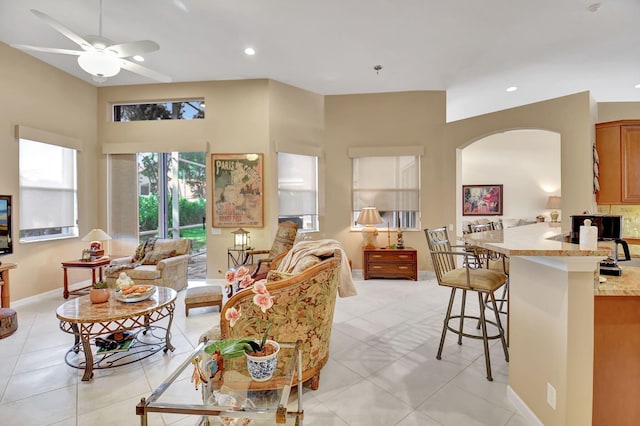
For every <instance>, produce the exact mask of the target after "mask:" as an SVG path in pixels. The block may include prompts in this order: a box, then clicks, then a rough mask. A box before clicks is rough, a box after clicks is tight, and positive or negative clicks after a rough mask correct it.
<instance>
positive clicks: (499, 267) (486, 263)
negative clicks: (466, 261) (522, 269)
mask: <svg viewBox="0 0 640 426" xmlns="http://www.w3.org/2000/svg"><path fill="white" fill-rule="evenodd" d="M469 229H470V231H471V232H485V231H497V230H502V229H504V228H503V225H502V221H501V220H498V221H497V222H491V223H486V224H479V225H469ZM476 254H477V256H478V258H479V259H480V264H481V266H482V267H484V268H486V269H490V270H492V271H497V272H502V273H503V274H505V275H506V276H507V277H509V258H508V257H507V256H505V255H503V254H500V253H495V252H492V251H490V250H486V249H481V248H479V249H477V250H476ZM508 296H509V280H508V279H507V282H506V283H505V285H504V286H503V287H502V295H501V296H500V297H499V298H496V302H499V304H498V312H500V313H501V314H505V315H506V314H507V312H508V303H507V310H505V307H504V305H505V302H507V301H508ZM485 305H486V307H487V309H493V307H492V306H491V304H490V303H489V300H488V297H486V296H485ZM478 326H479V325H478Z"/></svg>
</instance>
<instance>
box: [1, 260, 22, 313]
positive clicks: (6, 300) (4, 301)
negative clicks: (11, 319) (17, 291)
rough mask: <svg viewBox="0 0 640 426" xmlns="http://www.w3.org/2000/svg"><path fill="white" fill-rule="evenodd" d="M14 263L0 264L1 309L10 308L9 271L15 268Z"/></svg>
mask: <svg viewBox="0 0 640 426" xmlns="http://www.w3.org/2000/svg"><path fill="white" fill-rule="evenodd" d="M17 267H18V265H16V264H15V263H2V264H0V292H1V294H0V300H1V302H0V303H1V306H0V307H2V308H10V307H11V306H10V305H11V294H10V292H11V286H10V285H9V270H10V269H15V268H17Z"/></svg>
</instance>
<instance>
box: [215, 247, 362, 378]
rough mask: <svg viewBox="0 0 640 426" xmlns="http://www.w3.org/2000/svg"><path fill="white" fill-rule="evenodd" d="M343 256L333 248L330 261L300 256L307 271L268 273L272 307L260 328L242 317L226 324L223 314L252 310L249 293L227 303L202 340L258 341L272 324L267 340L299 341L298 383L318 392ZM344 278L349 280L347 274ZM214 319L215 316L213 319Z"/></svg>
mask: <svg viewBox="0 0 640 426" xmlns="http://www.w3.org/2000/svg"><path fill="white" fill-rule="evenodd" d="M294 248H295V246H294ZM343 257H344V254H343V251H342V250H341V249H335V250H333V251H332V252H330V255H329V256H317V259H316V260H314V261H311V262H308V260H309V257H308V256H304V258H303V259H300V260H299V261H298V262H297V263H298V264H300V269H302V268H304V267H305V266H306V267H307V268H306V269H304V270H302V271H301V272H297V271H292V272H293V273H285V272H278V271H274V270H271V271H270V272H269V274H268V277H267V279H266V287H267V290H268V291H269V293H270V295H271V297H272V298H273V306H272V307H271V308H270V309H268V310H267V311H266V313H265V314H264V315H265V318H263V322H262V328H260V329H258V324H257V321H255V318H253V317H251V316H249V315H243V316H240V318H239V319H238V320H237V322H236V323H235V325H234V326H233V327H231V326H230V322H229V321H227V320H226V319H225V314H226V312H227V310H229V309H231V308H235V309H236V310H240V312H250V311H251V309H252V304H253V296H254V295H255V293H253V291H251V289H250V288H249V289H246V290H242V291H240V292H238V293H236V294H234V295H233V296H232V297H231V298H230V299H229V300H228V301H227V302H226V303H225V305H224V306H223V308H222V311H221V313H220V314H219V324H215V326H214V327H213V328H212V329H211V330H209V331H208V332H207V333H206V334H205V335H204V336H203V339H205V340H218V339H227V338H237V337H246V336H259V335H261V333H262V331H263V330H264V320H265V319H266V320H267V321H269V322H270V323H271V328H270V331H269V338H271V339H274V340H276V341H281V342H296V341H297V340H298V339H301V340H302V372H303V374H302V380H303V382H309V384H310V387H311V388H312V389H317V388H318V386H319V383H320V369H321V368H322V367H323V366H324V365H325V363H326V362H327V360H328V358H329V340H330V338H331V327H332V325H333V313H334V308H335V303H336V296H337V293H338V287H339V286H340V285H342V284H341V268H342V267H343V265H344V263H343ZM282 260H283V257H282V256H280V257H278V258H277V260H276V262H278V261H280V262H281V261H282ZM302 263H304V265H303V264H302ZM347 265H348V263H347ZM275 266H277V265H273V264H272V266H271V267H272V269H273V268H274V267H275ZM294 269H295V267H294ZM348 274H349V277H350V271H349V272H348ZM342 277H343V276H342ZM352 284H353V283H352V282H350V283H349V285H352ZM217 318H218V316H216V320H217ZM216 322H217V321H216Z"/></svg>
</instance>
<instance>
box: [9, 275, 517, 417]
mask: <svg viewBox="0 0 640 426" xmlns="http://www.w3.org/2000/svg"><path fill="white" fill-rule="evenodd" d="M354 279H355V283H356V286H357V288H358V292H359V294H358V296H355V297H351V298H345V299H340V298H338V300H337V305H336V312H335V318H334V328H333V332H332V338H331V355H330V359H329V361H328V363H327V365H326V366H325V367H324V369H323V370H322V375H321V380H320V389H319V390H317V391H312V390H310V389H307V388H305V391H304V409H305V419H304V424H305V425H321V426H325V425H336V426H337V425H384V426H386V425H399V426H412V425H451V426H460V425H465V426H467V425H491V426H497V425H508V426H518V425H525V424H526V421H525V419H524V418H523V417H522V416H520V415H519V414H518V413H517V412H516V410H515V408H514V407H513V406H512V405H511V404H510V403H509V401H507V398H506V385H507V380H508V364H507V363H506V362H505V361H504V357H503V356H502V351H501V349H500V347H499V346H496V345H497V344H499V342H497V341H495V342H494V343H493V344H492V352H491V354H492V355H491V362H492V367H493V375H494V381H493V382H488V381H487V380H486V379H485V372H484V358H483V356H482V346H481V342H480V341H469V339H466V340H464V342H463V345H462V346H458V345H457V344H456V343H455V339H454V338H453V336H449V337H448V339H447V344H446V346H445V351H444V353H443V358H442V360H441V361H438V360H436V359H435V353H436V351H437V346H438V342H439V336H440V330H441V325H442V319H443V317H444V311H445V309H446V304H447V301H448V296H449V290H448V289H446V288H441V287H438V286H437V284H436V283H435V281H434V280H433V275H432V274H431V273H428V272H423V273H421V280H420V281H417V282H414V281H404V280H368V281H364V280H362V276H361V274H360V273H359V271H354ZM202 284H203V283H202V282H192V283H190V285H202ZM184 293H185V292H184V291H183V292H180V293H179V296H178V301H177V303H176V313H175V320H174V324H173V327H172V342H173V344H174V345H175V346H176V348H177V349H176V350H175V352H173V353H171V352H170V353H168V354H166V355H165V354H163V353H162V352H160V353H158V354H156V355H154V356H153V357H150V358H148V359H146V360H143V361H141V362H138V363H134V364H131V365H128V366H123V367H119V368H116V369H110V370H98V371H96V372H95V376H94V379H93V381H91V382H88V383H86V382H82V381H81V380H80V379H81V372H80V371H79V370H76V369H73V368H71V367H68V366H67V365H66V364H65V363H64V361H63V358H64V354H65V353H66V351H67V349H68V348H69V346H70V344H71V343H72V338H71V336H70V335H68V334H66V333H63V332H62V331H60V329H59V328H58V321H57V320H56V317H55V309H56V307H57V306H58V305H60V304H61V303H62V302H64V300H63V299H62V295H61V291H56V292H50V293H46V294H43V295H40V296H37V297H35V298H31V299H29V300H27V301H19V302H17V303H14V306H12V307H13V308H14V309H15V310H16V311H17V312H18V321H19V327H18V331H17V332H16V333H15V334H14V335H12V336H10V337H8V338H6V339H2V340H0V424H2V425H16V426H19V425H29V426H30V425H60V426H62V425H64V426H76V425H77V426H84V425H95V424H100V425H118V426H126V425H138V424H140V419H139V417H138V416H136V414H135V406H136V404H137V403H138V402H139V401H140V398H141V397H146V396H149V395H150V394H151V392H152V391H153V389H155V387H156V386H157V385H158V384H160V383H161V382H162V380H163V379H164V378H166V377H167V376H168V375H169V374H170V373H171V372H172V371H173V370H174V369H175V368H176V367H177V366H178V365H179V364H180V363H181V362H182V361H183V360H184V359H185V357H186V355H187V354H188V353H189V352H190V351H191V350H192V349H193V347H194V346H195V345H196V344H197V341H198V338H199V336H200V335H201V334H202V333H203V332H204V331H205V330H207V329H208V328H210V326H211V325H212V323H213V321H214V320H215V319H216V318H217V314H216V313H217V308H198V309H194V310H192V311H191V312H190V315H189V318H186V317H185V316H184V303H183V302H182V301H183V298H184ZM474 304H475V300H472V299H469V303H468V304H467V306H473V305H474ZM171 392H172V395H170V396H173V397H178V398H180V397H181V396H183V395H185V394H189V395H191V394H193V393H195V390H193V385H192V384H191V383H190V380H189V376H188V375H183V376H181V377H180V379H179V382H178V383H176V386H175V388H174V389H171ZM196 422H197V419H196V418H195V417H190V416H183V415H165V416H160V415H158V414H152V415H151V416H150V424H151V425H194V424H196Z"/></svg>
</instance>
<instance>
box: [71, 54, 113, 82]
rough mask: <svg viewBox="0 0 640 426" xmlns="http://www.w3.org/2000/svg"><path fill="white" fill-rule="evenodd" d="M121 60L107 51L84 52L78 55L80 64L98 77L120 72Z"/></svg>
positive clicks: (111, 75) (110, 75)
mask: <svg viewBox="0 0 640 426" xmlns="http://www.w3.org/2000/svg"><path fill="white" fill-rule="evenodd" d="M120 63H121V62H120V60H119V59H118V58H116V57H115V56H113V55H110V54H109V53H107V52H101V51H95V52H83V53H82V54H80V56H78V65H80V68H82V69H83V70H85V71H86V72H88V73H89V74H91V75H94V76H96V77H113V76H114V75H116V74H118V73H119V72H120Z"/></svg>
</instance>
